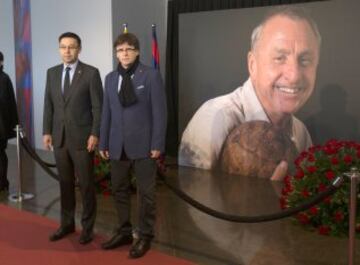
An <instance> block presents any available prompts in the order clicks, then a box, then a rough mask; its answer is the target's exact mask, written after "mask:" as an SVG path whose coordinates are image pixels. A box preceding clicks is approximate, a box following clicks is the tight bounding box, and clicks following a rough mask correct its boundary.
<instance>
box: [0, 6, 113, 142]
mask: <svg viewBox="0 0 360 265" xmlns="http://www.w3.org/2000/svg"><path fill="white" fill-rule="evenodd" d="M30 8H31V33H32V34H31V35H32V36H31V37H32V67H33V69H32V70H33V103H34V128H35V146H36V148H42V116H43V97H44V89H45V79H46V70H47V69H48V68H50V67H52V66H54V65H56V64H59V63H60V62H61V61H60V57H59V54H58V37H59V35H60V34H61V33H63V32H65V31H73V32H75V33H77V34H79V36H80V37H81V39H82V46H83V47H82V52H81V54H80V60H82V61H83V62H85V63H88V64H91V65H94V66H96V67H97V68H98V69H99V70H100V74H101V76H102V78H103V79H104V77H105V75H106V74H107V73H108V72H110V71H111V70H112V21H111V0H101V1H100V0H62V1H61V2H59V1H57V0H31V6H30ZM0 50H2V51H3V53H4V54H5V56H6V58H5V59H6V68H5V69H6V70H7V72H8V73H9V75H10V77H11V78H12V80H13V82H14V85H15V63H14V58H15V55H14V50H15V45H14V27H13V12H12V0H0Z"/></svg>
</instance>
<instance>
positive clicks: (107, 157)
mask: <svg viewBox="0 0 360 265" xmlns="http://www.w3.org/2000/svg"><path fill="white" fill-rule="evenodd" d="M99 153H100V156H101V157H102V158H103V159H105V160H108V159H109V151H108V150H105V151H99Z"/></svg>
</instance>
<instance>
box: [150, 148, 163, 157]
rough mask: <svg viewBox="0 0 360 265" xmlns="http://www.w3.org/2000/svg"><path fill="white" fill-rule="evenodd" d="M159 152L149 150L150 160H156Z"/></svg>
mask: <svg viewBox="0 0 360 265" xmlns="http://www.w3.org/2000/svg"><path fill="white" fill-rule="evenodd" d="M160 154H161V152H160V151H159V150H151V151H150V158H152V159H158V158H159V156H160Z"/></svg>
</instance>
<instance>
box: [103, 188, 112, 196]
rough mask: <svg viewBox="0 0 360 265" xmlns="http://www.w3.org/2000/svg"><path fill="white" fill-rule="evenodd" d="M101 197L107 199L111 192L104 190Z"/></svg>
mask: <svg viewBox="0 0 360 265" xmlns="http://www.w3.org/2000/svg"><path fill="white" fill-rule="evenodd" d="M103 195H104V196H106V197H107V196H110V195H111V192H110V191H108V190H106V191H104V192H103Z"/></svg>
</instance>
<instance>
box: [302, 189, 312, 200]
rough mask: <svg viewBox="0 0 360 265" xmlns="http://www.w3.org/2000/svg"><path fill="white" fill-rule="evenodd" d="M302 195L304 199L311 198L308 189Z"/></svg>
mask: <svg viewBox="0 0 360 265" xmlns="http://www.w3.org/2000/svg"><path fill="white" fill-rule="evenodd" d="M301 195H302V196H303V197H304V198H307V197H309V196H310V192H309V191H308V190H307V189H303V190H302V192H301Z"/></svg>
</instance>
